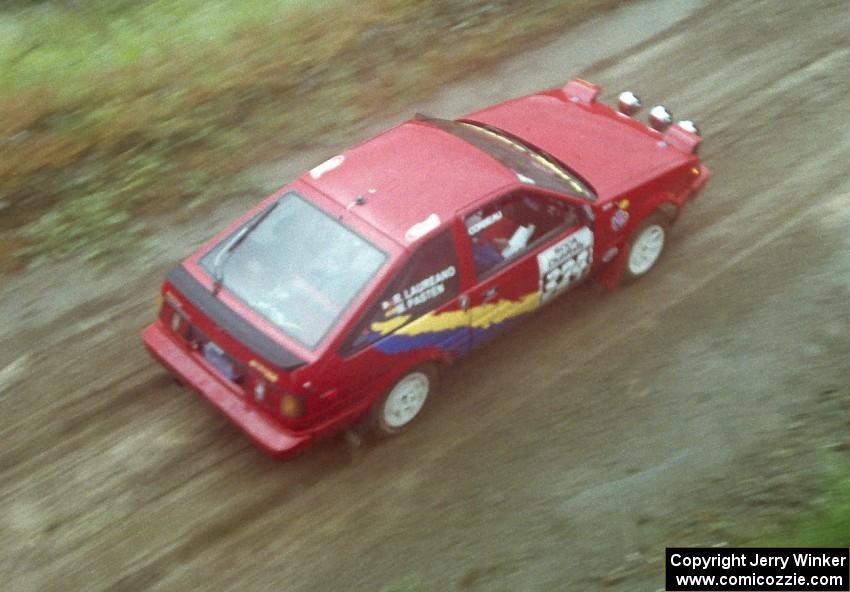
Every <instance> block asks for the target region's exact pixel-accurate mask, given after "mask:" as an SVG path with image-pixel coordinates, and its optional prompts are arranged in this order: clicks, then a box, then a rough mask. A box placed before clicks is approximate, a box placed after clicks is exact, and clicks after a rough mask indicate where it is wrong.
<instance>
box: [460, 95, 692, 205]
mask: <svg viewBox="0 0 850 592" xmlns="http://www.w3.org/2000/svg"><path fill="white" fill-rule="evenodd" d="M462 119H464V120H467V121H472V122H476V123H482V124H485V125H489V126H492V127H495V128H498V129H500V130H503V131H505V132H507V133H509V134H511V135H513V136H516V137H517V138H520V139H521V140H523V141H525V142H526V143H528V144H530V145H531V146H534V147H536V148H538V149H540V150H543V151H545V152H548V153H549V154H551V155H552V156H554V157H555V158H557V159H558V160H560V161H561V162H563V163H564V164H565V165H567V167H569V168H570V169H572V170H573V171H575V172H576V173H578V174H579V175H580V176H581V177H583V178H584V179H585V180H586V181H587V182H589V183H590V185H591V186H592V187H593V189H594V190H595V191H596V193H597V195H598V197H599V200H600V201H605V200H608V199H613V198H614V197H616V196H618V195H621V194H622V193H623V192H625V191H629V190H631V189H633V188H634V187H636V186H638V185H641V184H643V183H644V182H646V181H648V180H650V179H652V178H654V177H656V176H658V175H660V174H662V173H664V172H666V171H668V170H671V169H673V168H676V167H677V166H679V165H681V164H684V163H686V162H688V161H690V160H692V159H693V156H692V155H690V154H686V153H684V152H681V151H679V150H677V149H676V148H674V147H673V146H670V145H668V144H667V143H665V142H662V141H661V140H662V136H661V134H659V133H658V132H656V131H655V130H652V129H650V128H648V127H647V126H645V125H643V124H642V123H640V122H638V121H636V120H634V119H632V118H630V117H627V116H624V115H622V114H620V113H618V112H616V111H614V110H613V109H610V108H609V107H607V106H605V105H602V104H600V103H596V102H592V103H585V102H573V101H570V100H569V99H567V97H566V96H565V95H564V94H563V93H562V92H561V91H560V90H553V91H547V92H543V93H539V94H535V95H530V96H527V97H522V98H519V99H515V100H512V101H508V102H506V103H502V104H500V105H496V106H494V107H490V108H488V109H484V110H482V111H477V112H475V113H472V114H470V115H468V116H466V117H464V118H462Z"/></svg>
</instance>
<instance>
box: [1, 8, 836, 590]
mask: <svg viewBox="0 0 850 592" xmlns="http://www.w3.org/2000/svg"><path fill="white" fill-rule="evenodd" d="M848 22H850V4H848V3H847V2H846V1H844V0H838V1H827V0H818V1H812V2H797V1H796V0H753V1H748V2H732V1H728V0H714V1H712V2H710V3H706V4H705V5H702V4H700V3H698V2H675V1H670V0H668V1H667V2H647V3H640V4H637V5H633V6H630V7H627V8H626V9H624V11H621V13H619V14H615V15H609V16H606V17H605V19H603V20H599V21H594V22H591V23H589V24H586V25H584V26H582V27H580V28H579V29H577V30H573V31H566V32H565V33H564V34H563V36H562V37H560V38H555V39H553V40H551V42H549V43H547V45H545V46H542V47H540V48H538V49H536V50H533V51H530V52H527V53H524V54H522V55H518V56H517V57H516V58H515V59H513V60H512V61H510V62H508V63H506V64H504V65H503V66H501V67H500V68H498V69H496V70H494V71H490V72H488V73H486V74H483V75H482V76H481V77H480V78H478V79H474V80H470V81H468V82H467V83H464V84H463V85H460V86H458V87H455V88H451V89H447V90H446V92H445V93H443V94H442V95H440V96H439V97H437V98H435V99H433V100H429V101H428V102H427V103H423V104H422V105H417V106H414V107H413V108H411V111H413V110H414V109H421V110H426V111H428V112H432V113H435V114H442V115H458V114H460V113H462V112H464V111H467V110H471V109H473V108H476V107H480V106H482V105H484V104H487V103H488V102H491V101H495V100H499V99H503V98H507V97H509V96H513V95H516V94H519V93H523V92H528V91H531V90H534V89H537V88H543V87H547V86H555V85H558V84H561V83H562V82H563V81H564V80H565V79H566V78H568V77H570V76H575V75H581V76H582V77H584V78H588V79H590V80H592V81H593V82H596V83H598V84H601V85H603V87H604V88H605V91H604V92H603V97H602V98H603V100H606V101H612V100H614V98H615V97H616V94H617V92H619V91H620V90H622V89H624V88H629V89H632V90H635V91H637V92H638V93H639V94H641V96H642V97H643V98H644V100H645V102H646V103H647V104H648V105H651V104H655V103H657V102H664V103H665V104H666V105H668V107H670V109H671V110H672V111H673V113H674V115H676V116H680V117H683V118H693V119H695V120H696V121H697V122H698V123H699V124H700V125H701V128H702V130H703V133H704V136H705V137H706V140H705V143H704V146H703V147H702V155H703V157H704V159H705V161H706V163H707V164H708V166H709V167H710V168H711V169H712V171H713V172H714V177H713V178H712V180H711V182H710V183H709V185H708V187H707V188H706V190H705V191H704V192H703V193H702V194H701V196H700V197H699V199H698V200H697V201H696V202H695V203H693V204H692V205H691V206H689V207H688V208H687V210H686V211H685V212H684V214H683V216H682V218H681V220H680V222H679V224H678V225H677V226H676V228H675V230H674V234H673V238H672V244H671V245H670V250H669V252H668V253H667V255H666V257H665V259H663V261H662V262H661V264H660V266H659V267H658V269H657V270H656V271H654V272H653V273H652V274H651V276H650V277H648V278H646V279H644V280H642V281H640V282H638V283H637V284H635V285H633V286H630V287H628V288H626V289H623V290H621V291H618V292H616V293H613V294H608V293H605V292H603V291H601V290H597V289H595V288H593V287H586V288H583V289H580V290H579V291H577V292H575V293H573V294H571V295H569V296H568V297H566V298H564V299H561V300H560V301H559V302H557V303H555V304H553V305H552V306H550V307H548V308H546V309H545V310H543V311H541V313H540V314H538V315H536V316H534V317H533V318H532V319H531V320H529V321H528V322H527V323H525V324H523V325H521V326H520V327H518V328H517V329H515V330H513V331H511V332H510V333H508V334H507V335H505V336H504V337H502V338H500V339H499V340H498V341H497V342H496V343H494V344H493V345H492V346H490V347H489V348H486V349H484V350H482V351H480V352H478V353H476V354H474V355H473V356H472V357H470V358H468V359H467V360H466V361H464V362H462V363H461V364H459V365H458V366H455V367H454V368H453V369H451V370H450V371H449V372H448V376H447V377H446V380H445V383H444V389H443V390H444V396H443V397H441V398H440V399H438V400H437V401H435V404H434V405H433V406H432V407H431V408H430V409H429V412H428V414H427V415H426V417H424V418H423V419H422V421H421V423H420V424H419V425H418V426H417V428H416V429H415V430H414V431H412V432H411V433H409V434H408V435H405V436H404V437H401V438H399V439H396V440H393V441H388V442H385V443H381V444H379V445H376V444H370V445H367V446H366V447H364V448H362V449H359V450H352V449H350V448H349V447H348V445H347V444H346V443H345V441H344V439H341V438H338V439H334V440H331V441H328V442H327V443H324V444H322V445H320V446H317V447H316V448H315V449H313V450H312V451H311V452H310V453H308V454H307V455H305V456H303V457H301V458H298V459H296V460H295V461H293V462H289V463H278V462H276V461H273V460H271V459H269V458H266V457H265V456H263V455H262V454H260V453H259V452H258V451H257V450H255V449H254V448H253V447H252V446H251V445H250V444H249V443H248V442H247V440H246V439H245V438H243V437H242V436H241V435H240V434H239V433H238V432H237V431H236V430H235V429H234V428H232V427H231V426H230V425H229V424H227V423H226V422H225V421H224V420H223V419H222V418H220V417H219V416H218V415H217V414H216V412H215V411H214V410H213V409H212V408H211V407H209V406H208V405H206V404H205V403H203V402H202V401H201V400H200V399H199V398H198V397H195V396H193V395H191V394H190V393H188V392H187V391H184V390H183V389H181V388H180V387H178V386H176V385H175V384H173V383H172V382H171V380H170V379H169V377H168V376H167V375H166V374H165V373H164V371H163V370H161V368H160V367H158V366H157V365H155V364H154V363H153V362H152V361H151V360H150V359H149V358H148V356H147V355H146V354H145V352H144V350H143V348H142V346H141V343H140V340H139V330H140V329H141V328H142V326H143V325H144V324H145V323H147V322H148V320H149V319H150V318H151V316H152V314H153V312H154V311H153V308H154V295H155V293H156V289H157V285H158V282H159V280H160V278H161V277H162V274H163V272H164V270H165V269H167V267H168V265H169V262H170V261H173V260H174V259H176V258H177V257H178V256H180V255H181V254H183V253H186V252H188V251H189V250H190V249H191V248H192V247H193V246H194V245H195V244H197V242H198V241H199V240H200V239H201V238H202V237H204V236H206V235H208V234H209V233H210V232H212V230H213V229H214V228H216V227H218V226H219V225H220V222H221V221H222V220H224V219H226V218H228V217H229V216H230V215H232V213H233V212H234V211H235V210H238V209H241V208H242V207H244V205H245V203H238V204H231V205H229V206H227V207H224V208H222V209H221V210H220V211H219V212H216V214H215V215H214V216H212V217H211V219H208V220H204V221H201V222H198V223H194V224H192V225H190V226H188V227H187V226H181V227H180V228H179V229H174V228H164V229H163V232H162V235H161V237H160V241H159V242H158V243H156V244H152V245H150V246H149V247H147V250H146V251H145V252H144V256H140V258H139V260H138V261H135V262H133V263H132V264H129V263H128V264H126V265H124V266H123V267H122V268H121V269H117V270H112V271H111V272H110V273H109V274H107V275H105V276H104V275H103V274H97V273H96V272H94V271H92V270H88V269H85V268H84V267H81V266H79V265H75V264H65V265H62V266H54V267H50V268H42V269H39V270H37V271H35V272H32V273H30V274H27V275H26V276H19V277H15V278H9V277H6V278H2V286H0V315H2V318H3V319H4V323H3V325H4V326H3V327H2V328H0V417H2V418H3V420H2V424H0V441H2V443H3V444H2V447H0V500H2V508H3V511H2V512H0V589H3V590H9V591H14V592H18V591H30V590H32V591H39V592H41V591H52V590H56V591H66V590H152V591H164V590H179V591H183V590H193V589H197V590H222V591H223V590H234V591H237V590H238V591H240V592H243V591H253V590H286V591H287V592H301V591H304V592H308V591H309V592H321V591H336V590H346V591H364V592H365V591H377V590H380V589H381V588H382V587H383V586H385V585H387V584H389V583H392V582H398V581H400V580H401V581H403V580H405V579H406V578H410V579H412V580H415V581H418V582H419V584H420V589H421V590H427V591H431V590H434V591H437V590H439V591H449V590H473V591H479V590H481V591H484V590H488V591H490V590H492V591H502V590H524V591H541V592H544V591H545V592H550V591H553V590H578V589H583V590H588V589H606V590H624V591H625V590H629V591H633V590H650V591H653V590H657V589H659V588H661V587H662V580H661V573H662V565H661V561H662V558H663V548H664V547H665V546H668V545H673V544H708V545H710V544H719V543H722V542H724V541H728V540H730V538H731V539H732V540H734V537H740V536H747V535H748V534H752V533H753V532H755V531H757V530H758V529H761V528H768V527H770V526H771V525H772V524H777V523H779V522H781V521H782V520H785V519H787V518H788V517H789V516H792V515H793V514H795V513H797V512H800V511H803V510H805V509H807V508H810V507H813V506H814V505H816V503H817V499H816V491H817V489H816V484H817V478H818V476H819V475H820V474H822V473H823V471H825V470H828V468H829V467H830V466H840V464H839V463H846V461H847V460H848V459H850V453H848V449H850V436H848V434H850V430H848V427H850V178H848V174H847V173H848V166H847V163H848V162H850V141H848V138H850V118H848V114H850V77H848V76H847V74H848V72H847V65H848V64H850V38H848V34H847V23H848ZM387 123H391V122H389V121H387V122H381V125H380V126H378V127H383V126H384V125H386V124H387ZM332 148H333V147H325V148H323V149H324V150H326V151H325V152H323V153H321V154H320V153H319V152H321V151H318V152H317V153H315V154H312V153H311V154H305V155H301V156H300V157H298V158H295V159H292V160H291V161H290V162H288V163H286V164H281V165H276V166H275V167H272V168H270V169H268V170H265V172H264V173H263V174H264V175H265V176H266V177H275V178H276V183H275V184H278V183H282V182H283V181H285V180H286V179H287V178H289V177H291V176H292V175H293V174H294V173H295V172H296V171H297V170H298V169H301V168H305V167H306V166H307V165H308V164H311V163H315V162H318V161H320V160H321V157H323V156H326V155H327V154H331V153H333V150H332ZM842 163H843V164H842ZM257 197H258V196H254V197H252V198H251V200H255V199H257ZM845 466H846V465H845ZM848 544H850V541H848Z"/></svg>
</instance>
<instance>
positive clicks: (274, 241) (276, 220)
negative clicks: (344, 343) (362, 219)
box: [200, 192, 386, 349]
mask: <svg viewBox="0 0 850 592" xmlns="http://www.w3.org/2000/svg"><path fill="white" fill-rule="evenodd" d="M259 215H265V217H264V218H263V219H262V220H260V221H259V223H256V217H255V218H252V219H251V220H248V221H247V222H246V223H245V225H243V226H241V227H240V228H237V229H236V230H235V231H234V232H233V233H232V234H231V235H230V236H228V237H226V238H224V239H223V240H222V241H221V242H219V243H218V244H217V245H216V246H215V247H213V248H212V249H211V250H210V251H209V252H207V253H206V254H205V255H204V256H203V257H201V260H200V264H201V266H202V267H203V268H204V270H206V272H207V273H209V274H210V275H214V274H215V273H218V274H219V277H220V281H221V284H222V286H224V287H225V288H227V289H228V290H229V291H230V292H231V293H232V294H233V295H235V296H236V297H237V298H239V299H240V300H241V301H242V302H244V303H245V304H246V305H247V306H248V307H250V308H251V309H253V310H254V311H255V312H257V313H258V314H260V315H262V316H263V317H264V318H265V319H267V320H268V321H269V322H271V323H272V324H274V325H275V326H276V327H278V328H279V329H280V330H281V331H283V332H284V333H286V334H287V335H289V336H290V337H292V338H294V339H296V340H297V341H299V342H300V343H302V344H303V345H305V346H307V347H308V348H310V349H313V348H315V346H316V345H317V344H318V343H319V341H321V340H322V338H323V337H324V336H325V334H327V332H328V330H329V329H330V328H331V327H332V326H333V324H334V322H335V321H336V320H337V318H339V316H340V315H341V314H342V312H343V311H344V310H345V309H346V307H347V306H348V305H349V303H350V302H351V301H352V300H353V299H354V297H355V296H357V294H358V293H359V292H360V290H362V289H363V287H364V286H365V285H366V284H367V283H368V282H369V280H370V279H371V278H373V277H374V276H375V274H376V273H377V271H378V270H379V269H380V267H381V265H382V264H383V263H384V260H385V259H386V254H385V253H384V252H383V251H381V250H380V249H378V248H377V247H375V246H374V245H373V244H372V243H370V242H368V241H367V240H366V239H364V238H363V237H361V236H360V235H358V234H356V233H355V232H353V231H352V230H350V229H349V228H347V227H345V226H343V225H342V224H341V223H339V222H337V221H336V220H335V219H334V218H332V217H331V216H329V215H328V214H326V213H324V212H323V211H322V210H320V209H319V208H317V207H316V206H314V205H312V204H310V203H309V202H308V201H307V200H306V199H304V198H303V197H301V196H300V195H298V194H297V193H295V192H289V193H287V194H285V195H284V196H283V197H281V198H280V200H278V202H277V206H276V207H274V208H273V209H268V208H267V209H265V210H263V211H262V212H261V213H260V214H258V216H259ZM250 224H256V226H255V227H254V228H253V229H251V231H250V232H248V233H246V234H244V235H243V238H242V240H241V242H239V244H238V246H236V247H235V248H232V249H231V251H230V253H228V255H227V257H226V258H220V257H218V255H219V252H220V251H221V250H222V249H226V248H227V247H228V244H230V243H231V241H232V238H233V237H235V236H237V234H238V233H240V232H241V231H242V229H243V228H245V226H246V225H250ZM217 259H218V265H216V260H217ZM216 270H217V272H216Z"/></svg>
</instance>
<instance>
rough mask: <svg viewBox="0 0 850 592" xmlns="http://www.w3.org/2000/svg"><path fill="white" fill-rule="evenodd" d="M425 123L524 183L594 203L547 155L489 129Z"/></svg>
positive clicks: (469, 124) (571, 174) (454, 123)
mask: <svg viewBox="0 0 850 592" xmlns="http://www.w3.org/2000/svg"><path fill="white" fill-rule="evenodd" d="M421 119H422V120H424V121H427V122H428V123H430V124H432V125H434V126H436V127H438V128H440V129H442V130H444V131H447V132H449V133H450V134H453V135H455V136H458V137H459V138H461V139H463V140H466V141H467V142H469V143H470V144H473V145H474V146H475V147H477V148H479V149H481V150H483V151H484V152H486V153H488V154H489V155H490V156H492V157H493V158H495V159H496V160H498V161H499V162H501V163H502V164H503V165H505V166H506V167H508V168H509V169H511V170H512V171H513V172H514V173H515V174H516V175H517V177H518V178H519V180H520V181H522V182H523V183H528V184H531V185H539V186H540V187H544V188H546V189H551V190H553V191H558V192H561V193H568V194H570V195H576V196H578V197H581V198H583V199H587V200H589V201H593V200H595V199H596V195H595V194H594V193H593V191H592V190H591V189H590V187H589V186H588V185H587V184H586V183H585V182H584V181H582V180H581V179H580V178H579V177H578V175H577V174H575V173H574V172H572V171H570V170H568V169H567V168H566V167H565V166H564V165H562V164H561V163H560V162H558V161H557V160H555V159H554V158H553V157H551V156H550V155H548V154H545V153H543V152H540V151H539V150H536V149H534V148H532V147H530V146H528V145H526V144H524V143H523V142H521V141H520V140H519V139H517V138H514V137H513V136H511V135H509V134H506V133H505V132H503V131H501V130H497V129H495V128H492V127H490V126H485V125H481V124H478V123H472V122H469V121H450V120H447V119H436V118H430V117H422V118H421Z"/></svg>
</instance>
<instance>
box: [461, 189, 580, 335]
mask: <svg viewBox="0 0 850 592" xmlns="http://www.w3.org/2000/svg"><path fill="white" fill-rule="evenodd" d="M462 218H463V226H464V228H465V229H466V237H465V247H466V248H465V250H466V256H467V257H468V258H469V259H470V261H471V267H472V269H473V271H474V280H473V281H474V283H473V285H472V287H471V288H470V289H469V290H468V291H467V292H466V296H467V299H468V305H469V316H470V318H469V321H470V326H471V329H472V331H471V338H472V347H478V346H479V345H481V344H483V343H485V342H486V341H488V340H489V339H490V338H492V337H494V336H495V335H497V334H498V333H500V332H501V331H503V330H504V329H505V328H507V327H508V326H510V325H511V324H513V323H514V322H515V321H517V320H519V319H520V318H521V317H523V316H524V315H526V314H527V313H529V312H531V311H533V310H535V309H536V308H538V307H539V306H540V305H541V304H544V303H546V302H548V301H550V300H551V299H552V298H553V297H555V296H556V295H558V294H560V293H562V292H564V291H565V290H568V289H569V288H570V287H572V286H574V285H576V284H577V283H579V282H580V281H582V280H583V279H584V278H585V277H587V274H588V272H589V271H590V266H591V258H592V252H593V232H592V230H591V229H590V227H589V226H587V225H586V224H584V223H583V221H582V217H581V216H580V214H579V211H578V209H577V208H576V207H575V206H574V205H572V204H570V203H569V202H567V201H565V200H561V199H559V198H557V197H555V196H552V195H550V194H547V193H544V192H539V191H535V190H531V189H525V188H523V189H519V190H515V191H511V192H509V193H506V194H504V195H500V196H499V197H497V198H495V199H492V200H489V201H487V202H486V203H484V204H483V205H478V206H476V207H474V208H473V209H471V210H470V211H467V212H464V213H463V214H462Z"/></svg>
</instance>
